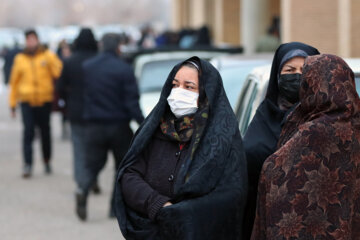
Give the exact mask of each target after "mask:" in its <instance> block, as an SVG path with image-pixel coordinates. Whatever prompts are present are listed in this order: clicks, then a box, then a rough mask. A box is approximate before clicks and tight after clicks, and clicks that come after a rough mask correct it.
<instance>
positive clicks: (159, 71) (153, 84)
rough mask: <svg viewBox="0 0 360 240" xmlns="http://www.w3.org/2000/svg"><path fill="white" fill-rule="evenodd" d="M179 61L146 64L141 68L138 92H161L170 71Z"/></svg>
mask: <svg viewBox="0 0 360 240" xmlns="http://www.w3.org/2000/svg"><path fill="white" fill-rule="evenodd" d="M179 62H181V60H178V59H177V60H174V59H170V60H162V61H153V62H148V63H146V64H145V65H144V66H143V69H142V72H141V75H140V79H138V84H139V89H140V92H142V93H143V92H153V91H161V89H162V87H163V85H164V83H165V81H166V79H167V77H168V75H169V73H170V71H171V70H172V69H173V67H174V66H175V65H176V64H178V63H179Z"/></svg>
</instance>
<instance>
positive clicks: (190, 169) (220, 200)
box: [116, 57, 247, 239]
mask: <svg viewBox="0 0 360 240" xmlns="http://www.w3.org/2000/svg"><path fill="white" fill-rule="evenodd" d="M189 60H195V61H197V62H199V63H200V68H201V76H200V82H201V83H202V85H203V86H204V90H205V94H206V98H207V106H208V108H209V110H208V119H207V121H206V125H205V127H204V131H203V133H202V136H201V138H200V142H199V143H198V145H197V148H196V151H195V152H194V154H193V157H192V158H191V154H190V155H189V156H188V158H187V160H186V162H185V164H184V167H182V168H181V169H180V170H179V174H178V177H177V179H176V180H175V185H174V193H175V202H176V203H175V204H173V205H172V206H169V207H166V208H162V209H161V210H160V211H159V213H158V217H157V220H156V221H155V222H151V221H150V220H149V219H147V218H144V217H143V216H140V215H139V214H138V213H136V212H135V211H133V210H131V209H130V208H129V207H127V206H126V204H125V203H124V201H123V196H122V190H121V184H119V183H118V184H117V188H116V215H117V218H118V221H119V225H120V229H121V231H122V233H123V235H124V236H125V238H127V239H241V230H242V229H241V228H242V216H243V211H244V205H245V201H246V194H247V172H246V161H245V155H244V151H243V146H242V141H241V136H240V132H239V129H238V124H237V121H236V118H235V115H234V113H233V110H232V108H231V106H230V104H229V101H228V99H227V97H226V94H225V91H224V88H223V84H222V80H221V77H220V74H219V72H218V71H217V70H216V69H215V68H214V67H213V66H212V65H211V64H210V63H209V62H207V61H204V60H201V59H199V58H197V57H193V58H191V59H189ZM181 65H182V63H180V64H178V65H176V66H175V67H174V68H173V70H172V71H171V72H170V74H169V76H168V78H167V80H166V83H165V85H164V87H163V89H162V92H161V96H160V99H159V102H158V104H157V105H156V106H155V108H154V109H153V111H152V112H151V113H150V115H149V116H148V117H147V118H146V119H145V121H144V122H143V123H142V125H141V126H140V128H139V129H138V131H137V132H136V135H135V137H134V139H133V142H132V144H131V146H130V149H129V151H128V153H127V154H126V156H125V158H124V160H123V163H122V165H121V167H120V168H119V173H118V180H120V179H121V177H122V174H123V173H124V170H125V169H126V168H127V167H129V166H130V165H132V164H133V163H134V161H135V160H136V157H137V156H138V155H139V154H140V153H141V152H142V151H143V150H144V149H145V147H146V146H147V145H148V143H149V141H151V138H152V136H153V134H154V132H155V130H156V129H157V128H158V127H159V124H160V120H161V117H162V116H163V115H164V113H165V110H166V109H167V108H168V103H167V97H168V96H169V94H170V92H171V89H172V81H173V79H174V76H175V74H176V73H177V71H178V70H179V69H180V67H181ZM118 182H119V181H118ZM151 236H152V237H153V238H151Z"/></svg>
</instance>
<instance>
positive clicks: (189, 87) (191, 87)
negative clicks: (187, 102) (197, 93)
mask: <svg viewBox="0 0 360 240" xmlns="http://www.w3.org/2000/svg"><path fill="white" fill-rule="evenodd" d="M186 89H191V90H192V89H194V87H193V86H191V85H190V86H186Z"/></svg>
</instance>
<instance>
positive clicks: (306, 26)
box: [172, 0, 360, 57]
mask: <svg viewBox="0 0 360 240" xmlns="http://www.w3.org/2000/svg"><path fill="white" fill-rule="evenodd" d="M359 12H360V1H359V0H316V1H314V0H301V1H298V0H173V2H172V13H173V14H172V27H173V29H174V30H179V29H181V28H184V27H191V28H198V27H200V26H203V25H207V26H209V28H210V30H211V33H212V37H213V40H214V43H215V44H216V45H241V46H243V47H244V50H245V52H246V53H253V52H254V51H255V45H256V42H257V40H258V39H259V38H260V37H261V36H262V35H265V34H266V31H267V28H268V27H269V25H270V24H271V19H272V18H273V17H275V16H277V17H279V18H280V23H281V24H280V26H281V28H280V30H281V31H280V33H281V41H282V42H290V41H300V42H305V43H308V44H310V45H313V46H315V47H317V48H318V49H319V50H320V51H321V52H324V53H332V54H337V55H340V56H342V57H360V28H359V27H358V26H360V14H359Z"/></svg>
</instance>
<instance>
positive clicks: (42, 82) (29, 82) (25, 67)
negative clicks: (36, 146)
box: [9, 30, 62, 178]
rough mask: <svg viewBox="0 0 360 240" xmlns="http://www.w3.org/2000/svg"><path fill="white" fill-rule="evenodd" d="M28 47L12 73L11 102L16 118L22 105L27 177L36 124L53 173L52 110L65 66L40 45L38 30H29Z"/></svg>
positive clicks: (47, 161) (21, 54) (20, 56)
mask: <svg viewBox="0 0 360 240" xmlns="http://www.w3.org/2000/svg"><path fill="white" fill-rule="evenodd" d="M25 37H26V48H25V50H24V52H22V53H19V54H18V55H16V57H15V60H14V65H13V67H12V70H11V75H10V96H9V104H10V108H11V113H12V117H14V118H15V117H16V106H17V105H18V104H20V107H21V113H22V120H23V125H24V132H23V156H24V170H23V177H24V178H28V177H30V176H31V172H32V171H31V170H32V161H33V159H32V142H33V139H34V132H35V127H39V129H40V133H41V145H42V153H43V160H44V165H45V173H47V174H50V173H51V166H50V158H51V131H50V129H51V128H50V112H51V106H52V101H53V98H54V80H56V79H57V78H58V77H59V76H60V74H61V69H62V63H61V61H60V59H59V58H58V57H57V56H56V55H55V54H54V53H52V52H51V51H49V50H47V49H45V48H43V47H41V46H40V42H39V39H38V35H37V33H36V32H35V31H34V30H28V31H26V32H25Z"/></svg>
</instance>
